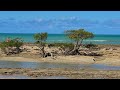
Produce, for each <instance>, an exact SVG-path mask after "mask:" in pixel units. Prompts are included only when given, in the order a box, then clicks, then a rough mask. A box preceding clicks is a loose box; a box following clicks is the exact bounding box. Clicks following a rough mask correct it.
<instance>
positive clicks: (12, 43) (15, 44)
mask: <svg viewBox="0 0 120 90" xmlns="http://www.w3.org/2000/svg"><path fill="white" fill-rule="evenodd" d="M22 45H23V41H22V40H21V39H20V38H15V39H12V40H10V41H9V42H6V41H3V42H1V44H0V47H1V48H5V47H17V48H19V47H20V46H22Z"/></svg>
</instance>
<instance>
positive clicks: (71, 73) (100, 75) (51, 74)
mask: <svg viewBox="0 0 120 90" xmlns="http://www.w3.org/2000/svg"><path fill="white" fill-rule="evenodd" d="M0 75H1V76H3V75H4V76H9V77H8V78H7V79H9V78H11V77H10V75H12V76H13V77H14V76H20V75H21V76H24V77H25V78H24V79H26V78H27V79H28V78H29V79H50V78H51V79H55V78H56V79H120V71H118V70H94V69H80V70H73V69H21V68H18V69H10V68H9V69H0ZM63 77H64V78H63ZM2 78H4V77H2ZM4 79H6V78H4ZM13 79H23V78H20V77H19V78H15V77H14V78H13Z"/></svg>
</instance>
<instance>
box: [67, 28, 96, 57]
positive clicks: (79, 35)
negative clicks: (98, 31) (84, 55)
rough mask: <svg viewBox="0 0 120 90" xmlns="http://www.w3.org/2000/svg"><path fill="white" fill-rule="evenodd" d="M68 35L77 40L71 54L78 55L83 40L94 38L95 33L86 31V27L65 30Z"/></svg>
mask: <svg viewBox="0 0 120 90" xmlns="http://www.w3.org/2000/svg"><path fill="white" fill-rule="evenodd" d="M65 34H66V36H68V38H69V39H71V40H73V41H74V42H75V44H74V49H73V50H72V51H70V52H68V53H69V54H72V55H76V54H80V53H79V48H80V46H82V42H83V40H84V39H88V38H93V37H94V34H93V33H91V32H88V31H85V30H84V29H78V30H67V31H65Z"/></svg>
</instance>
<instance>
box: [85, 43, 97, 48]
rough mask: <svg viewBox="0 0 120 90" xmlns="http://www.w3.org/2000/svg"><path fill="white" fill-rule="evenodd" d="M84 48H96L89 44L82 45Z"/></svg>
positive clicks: (94, 45)
mask: <svg viewBox="0 0 120 90" xmlns="http://www.w3.org/2000/svg"><path fill="white" fill-rule="evenodd" d="M84 46H85V47H86V48H94V47H97V45H96V44H93V43H89V44H86V45H84Z"/></svg>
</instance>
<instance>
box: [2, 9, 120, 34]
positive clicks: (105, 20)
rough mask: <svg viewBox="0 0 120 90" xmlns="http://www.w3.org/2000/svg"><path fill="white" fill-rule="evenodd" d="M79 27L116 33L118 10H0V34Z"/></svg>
mask: <svg viewBox="0 0 120 90" xmlns="http://www.w3.org/2000/svg"><path fill="white" fill-rule="evenodd" d="M81 28H82V29H85V30H87V31H90V32H93V33H95V34H120V11H0V33H39V32H48V33H50V34H52V33H53V34H62V33H64V31H65V30H76V29H81Z"/></svg>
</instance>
